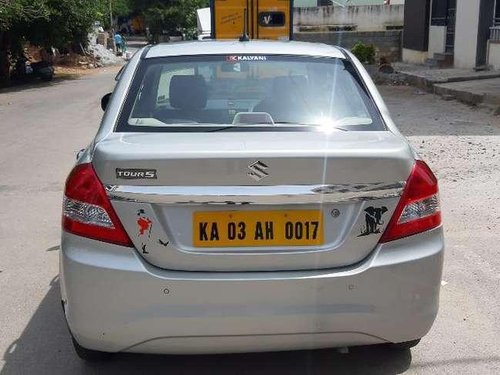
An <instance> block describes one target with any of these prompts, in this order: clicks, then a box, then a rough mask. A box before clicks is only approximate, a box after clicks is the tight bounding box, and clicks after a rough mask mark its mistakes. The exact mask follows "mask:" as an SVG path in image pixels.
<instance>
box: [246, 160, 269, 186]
mask: <svg viewBox="0 0 500 375" xmlns="http://www.w3.org/2000/svg"><path fill="white" fill-rule="evenodd" d="M267 168H269V167H268V166H267V165H265V164H264V163H263V162H261V161H259V160H257V161H256V162H254V163H252V164H250V165H249V166H248V169H250V172H248V173H247V176H249V177H252V178H253V179H254V180H255V181H260V180H262V179H263V178H265V177H267V176H269V173H267V172H266V169H267Z"/></svg>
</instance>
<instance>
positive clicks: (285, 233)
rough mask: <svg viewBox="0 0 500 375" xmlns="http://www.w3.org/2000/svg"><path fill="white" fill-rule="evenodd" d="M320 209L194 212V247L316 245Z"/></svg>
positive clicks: (320, 241) (320, 226)
mask: <svg viewBox="0 0 500 375" xmlns="http://www.w3.org/2000/svg"><path fill="white" fill-rule="evenodd" d="M319 245H323V215H322V213H321V211H319V210H294V211H211V212H195V213H194V214H193V246H196V247H243V246H252V247H253V246H319Z"/></svg>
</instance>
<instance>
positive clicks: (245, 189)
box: [106, 182, 405, 205]
mask: <svg viewBox="0 0 500 375" xmlns="http://www.w3.org/2000/svg"><path fill="white" fill-rule="evenodd" d="M404 185H405V182H394V183H390V184H388V183H362V184H340V185H276V186H131V185H106V191H107V193H108V196H109V198H110V199H114V200H125V201H132V202H140V203H160V204H194V205H200V204H204V205H205V204H206V205H223V204H227V205H236V204H239V205H243V204H266V205H278V204H314V203H340V202H352V201H364V200H372V199H380V198H391V197H399V196H400V195H401V194H402V191H403V188H404Z"/></svg>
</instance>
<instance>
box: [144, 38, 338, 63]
mask: <svg viewBox="0 0 500 375" xmlns="http://www.w3.org/2000/svg"><path fill="white" fill-rule="evenodd" d="M238 54H242V55H296V56H322V57H334V58H346V56H345V55H344V53H343V52H342V51H341V50H340V49H339V48H338V47H335V46H330V45H328V44H321V43H306V42H295V41H272V40H252V41H249V42H239V41H236V40H225V41H220V40H206V41H189V42H177V43H162V44H157V45H154V46H152V47H151V48H150V49H149V51H147V53H146V56H145V58H147V59H149V58H155V57H169V56H193V55H238Z"/></svg>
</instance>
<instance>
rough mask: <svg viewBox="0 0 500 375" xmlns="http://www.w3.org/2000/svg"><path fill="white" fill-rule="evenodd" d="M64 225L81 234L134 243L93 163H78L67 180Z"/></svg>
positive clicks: (97, 238) (125, 243)
mask: <svg viewBox="0 0 500 375" xmlns="http://www.w3.org/2000/svg"><path fill="white" fill-rule="evenodd" d="M62 225H63V228H64V230H66V231H67V232H70V233H73V234H77V235H79V236H83V237H88V238H92V239H95V240H99V241H103V242H110V243H113V244H117V245H122V246H133V245H132V242H131V241H130V238H129V236H128V235H127V233H126V232H125V229H124V228H123V225H122V224H121V222H120V220H119V219H118V216H117V215H116V212H115V210H114V209H113V206H111V202H110V201H109V198H108V196H107V194H106V191H105V189H104V186H103V185H102V183H101V181H99V178H98V177H97V175H96V173H95V171H94V168H93V167H92V164H80V165H77V166H76V167H75V168H73V170H72V171H71V173H70V175H69V177H68V179H67V180H66V188H65V191H64V201H63V220H62Z"/></svg>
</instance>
